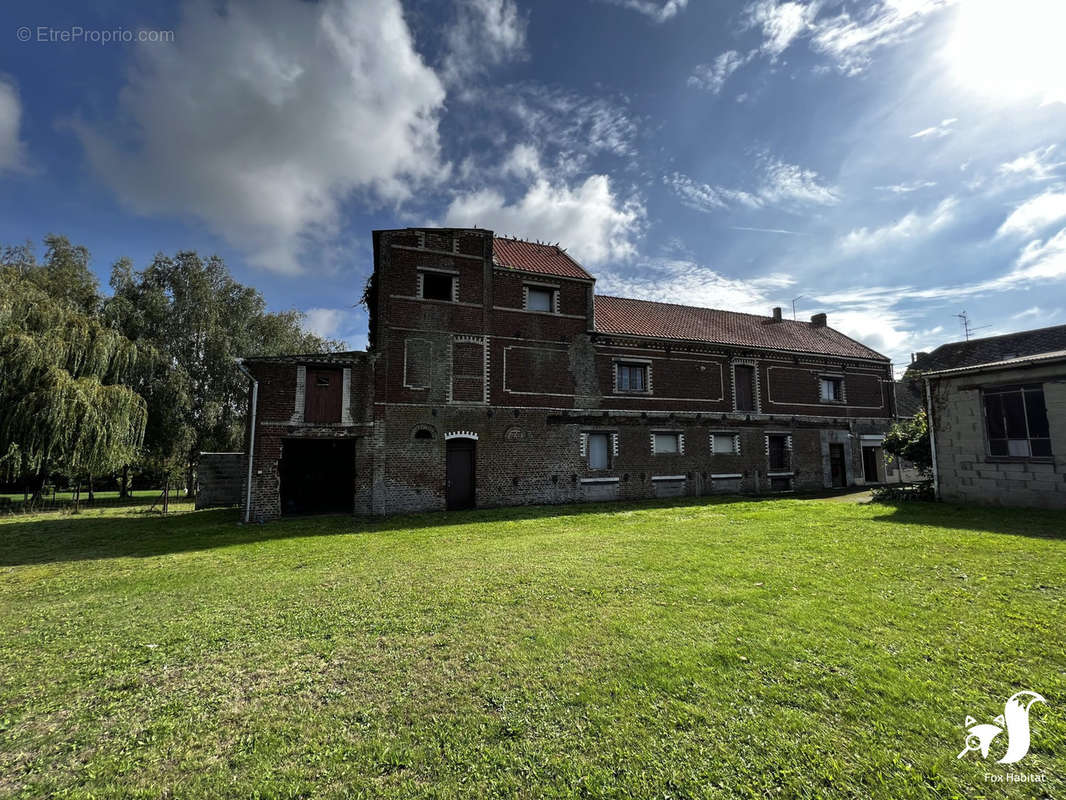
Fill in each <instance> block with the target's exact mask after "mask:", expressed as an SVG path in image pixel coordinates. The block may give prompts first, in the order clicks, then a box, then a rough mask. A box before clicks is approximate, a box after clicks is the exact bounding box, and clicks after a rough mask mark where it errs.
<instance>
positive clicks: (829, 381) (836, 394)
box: [818, 375, 844, 403]
mask: <svg viewBox="0 0 1066 800" xmlns="http://www.w3.org/2000/svg"><path fill="white" fill-rule="evenodd" d="M818 384H819V386H820V387H821V392H820V394H821V401H822V402H823V403H843V402H844V379H843V378H841V377H840V376H839V375H823V376H822V377H821V378H819V379H818Z"/></svg>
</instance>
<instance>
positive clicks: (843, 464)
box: [829, 442, 848, 489]
mask: <svg viewBox="0 0 1066 800" xmlns="http://www.w3.org/2000/svg"><path fill="white" fill-rule="evenodd" d="M834 450H836V451H837V452H839V453H840V481H841V482H840V484H839V485H838V484H836V483H833V451H834ZM847 485H848V450H847V447H846V446H845V445H844V444H843V443H842V442H829V486H830V487H831V488H833V489H843V488H846V487H847Z"/></svg>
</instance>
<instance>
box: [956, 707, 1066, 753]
mask: <svg viewBox="0 0 1066 800" xmlns="http://www.w3.org/2000/svg"><path fill="white" fill-rule="evenodd" d="M1046 702H1047V700H1045V699H1044V698H1043V697H1042V696H1041V695H1039V694H1037V693H1036V692H1030V691H1028V690H1025V691H1021V692H1015V693H1014V694H1012V695H1011V696H1010V698H1009V699H1008V700H1007V702H1006V703H1005V704H1004V705H1003V713H1002V714H1000V715H999V716H998V717H996V718H995V719H993V720H992V723H995V724H992V723H987V722H986V723H982V724H980V725H977V724H975V723H976V722H977V720H975V719H974V718H973V717H969V716H968V717H966V722H965V725H966V747H965V748H964V749H963V751H962V752H961V753H959V754H958V755H957V756H956V758H962V757H963V756H964V755H966V754H967V753H970V752H974V751H977V752H980V753H981V758H988V749H989V747H990V746H991V745H992V740H993V739H995V738H996V737H997V736H999V735H1000V734H1001V733H1003V731H1004V729H1006V731H1007V752H1006V753H1004V754H1003V758H1001V759H999V761H997V762H996V763H997V764H1013V763H1014V762H1016V761H1021V760H1022V759H1023V758H1025V754H1026V753H1028V752H1029V708H1030V707H1031V706H1032V705H1033V703H1046Z"/></svg>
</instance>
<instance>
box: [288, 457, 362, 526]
mask: <svg viewBox="0 0 1066 800" xmlns="http://www.w3.org/2000/svg"><path fill="white" fill-rule="evenodd" d="M280 471H281V513H282V514H335V513H340V512H348V513H351V511H352V509H353V508H354V500H355V442H354V441H353V440H351V439H332V440H331V439H284V440H282V443H281V469H280Z"/></svg>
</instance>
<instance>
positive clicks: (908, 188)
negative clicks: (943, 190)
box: [876, 181, 936, 194]
mask: <svg viewBox="0 0 1066 800" xmlns="http://www.w3.org/2000/svg"><path fill="white" fill-rule="evenodd" d="M934 186H936V181H905V182H903V183H896V184H893V185H892V186H878V187H876V188H877V189H879V190H880V191H882V192H892V193H893V194H910V193H911V192H917V191H919V190H920V189H931V188H933V187H934Z"/></svg>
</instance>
